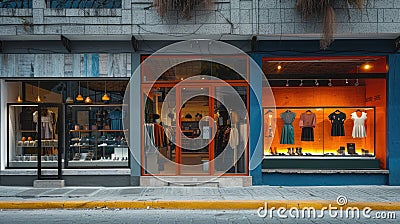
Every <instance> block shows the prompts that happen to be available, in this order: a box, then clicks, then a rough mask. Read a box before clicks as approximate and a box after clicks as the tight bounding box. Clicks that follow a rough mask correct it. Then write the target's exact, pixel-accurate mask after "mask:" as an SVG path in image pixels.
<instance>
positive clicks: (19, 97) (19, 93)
mask: <svg viewBox="0 0 400 224" xmlns="http://www.w3.org/2000/svg"><path fill="white" fill-rule="evenodd" d="M21 85H22V83H21V82H20V83H19V85H18V97H17V102H18V103H22V102H24V101H23V100H22V97H21Z"/></svg>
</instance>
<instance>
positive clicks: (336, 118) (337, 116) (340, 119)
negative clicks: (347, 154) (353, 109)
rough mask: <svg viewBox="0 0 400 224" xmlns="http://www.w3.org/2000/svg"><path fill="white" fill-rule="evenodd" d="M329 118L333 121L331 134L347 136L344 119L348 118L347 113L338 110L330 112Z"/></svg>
mask: <svg viewBox="0 0 400 224" xmlns="http://www.w3.org/2000/svg"><path fill="white" fill-rule="evenodd" d="M328 118H329V120H330V121H331V124H332V128H331V136H345V134H344V121H345V120H346V114H345V113H343V112H341V111H338V112H333V113H331V114H329V116H328Z"/></svg>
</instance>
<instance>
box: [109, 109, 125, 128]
mask: <svg viewBox="0 0 400 224" xmlns="http://www.w3.org/2000/svg"><path fill="white" fill-rule="evenodd" d="M109 118H110V121H111V130H122V111H121V110H118V109H117V110H112V111H110V113H109Z"/></svg>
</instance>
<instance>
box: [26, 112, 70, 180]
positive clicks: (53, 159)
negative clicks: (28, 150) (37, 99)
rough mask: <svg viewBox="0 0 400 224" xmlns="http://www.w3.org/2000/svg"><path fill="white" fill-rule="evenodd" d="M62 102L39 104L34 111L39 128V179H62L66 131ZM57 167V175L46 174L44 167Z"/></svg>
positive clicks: (34, 121) (34, 117) (34, 118)
mask: <svg viewBox="0 0 400 224" xmlns="http://www.w3.org/2000/svg"><path fill="white" fill-rule="evenodd" d="M62 111H63V109H62V105H61V104H39V106H38V110H37V111H35V112H34V113H33V123H34V124H35V126H36V127H35V129H36V130H37V139H38V141H37V152H38V153H37V159H38V160H37V164H38V179H39V180H40V179H61V168H62V160H63V158H62V155H63V153H62V152H63V151H64V150H63V142H62V140H63V138H62V136H64V135H63V133H64V127H63V122H62V121H63V119H62V116H63V115H62V114H63V113H62ZM48 168H53V169H54V168H56V169H57V170H58V172H57V175H45V174H44V173H43V170H44V169H48Z"/></svg>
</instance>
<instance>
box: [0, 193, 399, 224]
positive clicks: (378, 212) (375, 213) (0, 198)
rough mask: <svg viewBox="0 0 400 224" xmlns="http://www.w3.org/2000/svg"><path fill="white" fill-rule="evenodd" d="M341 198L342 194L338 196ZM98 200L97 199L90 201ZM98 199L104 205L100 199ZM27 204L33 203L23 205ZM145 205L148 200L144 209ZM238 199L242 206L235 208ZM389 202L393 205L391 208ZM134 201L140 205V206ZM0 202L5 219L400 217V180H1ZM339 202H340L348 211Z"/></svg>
mask: <svg viewBox="0 0 400 224" xmlns="http://www.w3.org/2000/svg"><path fill="white" fill-rule="evenodd" d="M338 198H340V199H341V200H340V201H339V200H338ZM343 200H344V201H345V203H344V204H346V206H347V207H345V206H344V207H341V206H338V205H339V203H343ZM254 201H257V202H260V201H261V202H262V205H264V203H268V210H263V209H261V210H260V208H262V207H260V204H251V206H249V207H246V206H247V204H246V203H250V202H254ZM93 202H95V203H94V204H90V203H93ZM97 202H101V203H103V204H101V203H100V205H99V203H97ZM156 202H163V203H164V204H162V205H161V206H159V207H157V206H154V207H153V206H151V205H152V204H151V203H156ZM177 202H181V203H182V202H183V204H179V203H178V206H177ZM203 202H204V203H205V204H206V205H207V206H205V207H203V208H201V209H199V208H198V207H196V206H197V205H198V204H201V203H203ZM312 202H315V203H312ZM24 203H28V204H29V203H30V204H31V205H29V206H28V207H26V206H25V207H23V206H22V205H24ZM52 203H55V204H58V205H61V207H52V206H53V205H54V204H52ZM96 203H97V204H96ZM140 203H143V204H142V205H144V207H143V206H142V205H141V204H140ZM146 203H147V204H146ZM218 203H219V204H218ZM241 203H243V207H240V206H239V207H235V205H237V204H241ZM352 203H353V204H352ZM357 203H358V204H357ZM132 204H134V205H133V206H132ZM328 204H329V205H330V204H332V205H333V206H334V207H337V208H336V209H329V210H325V211H324V210H323V209H321V206H328ZM386 204H391V205H394V206H392V207H391V208H387V207H385V205H386ZM136 205H139V206H137V207H135V206H136ZM149 205H150V206H149ZM221 205H222V206H221ZM369 205H371V206H372V205H374V206H375V207H374V206H372V208H373V209H371V210H370V211H369V213H363V212H364V208H366V206H368V207H369ZM377 205H378V206H377ZM382 205H383V206H382ZM21 206H22V207H21ZM113 206H114V207H113ZM146 206H147V207H146ZM214 206H216V207H214ZM274 206H275V207H274ZM314 206H316V207H315V210H314V211H310V210H309V211H310V212H314V213H313V214H316V217H314V216H312V215H309V214H308V213H307V212H308V211H307V209H306V207H314ZM348 207H352V208H353V209H354V208H358V209H359V210H357V211H358V214H359V215H358V217H357V215H354V214H350V213H345V212H344V211H345V210H344V209H346V208H348ZM0 208H2V209H1V210H0V223H1V224H3V223H13V224H18V223H23V224H25V223H40V224H45V223H57V224H62V223H96V224H100V223H143V224H147V223H149V224H150V223H151V224H153V223H156V224H158V223H174V224H175V223H177V224H179V223H189V224H192V223H193V224H197V223H207V224H211V223H399V222H398V219H399V218H400V186H399V187H396V186H329V187H328V186H313V187H310V186H307V187H286V186H282V187H279V186H252V187H229V188H222V187H221V188H218V187H115V188H111V187H64V188H53V189H50V188H33V187H14V186H13V187H7V186H0ZM24 208H25V209H24ZM26 208H29V209H26ZM54 208H60V209H54ZM69 208H71V209H69ZM116 208H119V209H116ZM125 208H130V209H125ZM146 208H147V209H146ZM176 208H179V209H176ZM278 208H284V209H285V210H284V211H283V213H282V212H279V211H278ZM340 208H343V211H341V210H340ZM380 208H381V209H380ZM296 211H297V212H298V213H296ZM322 211H324V212H322ZM293 212H294V213H293ZM302 212H305V213H302ZM329 212H332V213H329ZM332 214H333V215H332ZM335 214H336V215H335ZM340 214H344V215H343V216H341V215H340ZM347 214H348V215H347ZM365 214H367V216H366V215H365ZM260 216H262V217H260Z"/></svg>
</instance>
